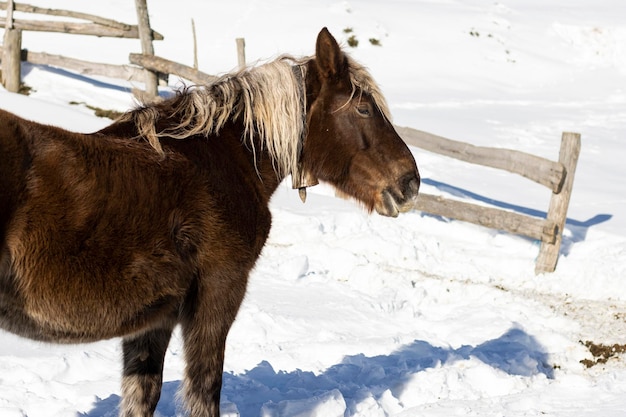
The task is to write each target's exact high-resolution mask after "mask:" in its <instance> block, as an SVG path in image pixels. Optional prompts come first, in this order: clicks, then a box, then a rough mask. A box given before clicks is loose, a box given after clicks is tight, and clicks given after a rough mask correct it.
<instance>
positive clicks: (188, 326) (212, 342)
mask: <svg viewBox="0 0 626 417" xmlns="http://www.w3.org/2000/svg"><path fill="white" fill-rule="evenodd" d="M236 275H237V276H236V277H235V276H234V275H231V277H230V278H228V277H220V278H218V277H215V276H212V277H211V278H210V282H199V284H198V288H197V293H196V294H194V296H193V297H189V299H188V300H187V301H188V302H187V303H186V306H185V308H184V313H183V317H182V318H181V325H182V335H183V340H184V345H185V359H186V364H187V367H186V372H185V383H184V393H185V399H186V405H187V411H188V412H189V417H219V415H220V394H221V389H222V372H223V368H224V350H225V348H226V337H227V335H228V331H229V329H230V327H231V325H232V323H233V322H234V320H235V316H236V315H237V311H238V310H239V306H240V305H241V302H242V300H243V297H244V294H245V290H246V283H247V276H248V273H247V271H246V273H245V274H243V273H242V274H236Z"/></svg>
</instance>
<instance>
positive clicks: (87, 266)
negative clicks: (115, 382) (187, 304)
mask: <svg viewBox="0 0 626 417" xmlns="http://www.w3.org/2000/svg"><path fill="white" fill-rule="evenodd" d="M21 242H22V243H21V246H22V247H21V248H19V245H16V246H14V247H13V248H12V249H13V250H12V254H11V258H12V262H11V264H12V266H11V267H9V269H8V270H7V271H8V272H7V274H5V275H7V277H9V276H10V279H9V278H7V279H4V281H5V282H11V283H12V284H11V285H5V287H6V288H5V289H4V291H3V294H2V297H3V298H4V299H5V300H6V299H11V300H12V301H11V302H10V303H9V302H4V301H5V300H3V304H5V305H8V306H9V307H8V308H10V310H11V311H8V310H7V313H6V314H5V317H4V321H5V322H9V321H12V320H13V321H19V322H20V323H22V324H20V323H5V325H3V327H4V328H6V329H7V330H9V331H13V332H15V333H19V334H22V335H25V336H27V337H31V338H35V339H43V340H50V341H59V342H70V343H71V342H88V341H95V340H100V339H106V338H111V337H117V336H123V335H127V334H130V333H134V332H139V331H142V330H145V329H147V328H151V327H154V326H158V325H159V323H161V322H163V321H164V320H174V319H175V316H176V314H177V310H178V308H179V306H180V303H181V302H182V300H183V299H184V296H185V294H186V291H187V288H188V287H189V285H190V281H191V279H192V276H193V273H192V268H191V267H190V266H189V265H188V263H187V262H185V261H184V260H183V259H181V258H180V256H178V254H174V253H172V252H170V251H167V250H160V251H154V250H149V249H154V248H141V249H143V250H140V248H136V247H135V248H132V249H131V248H127V251H130V253H128V254H124V252H126V251H125V250H121V251H111V252H107V251H106V250H104V249H102V248H101V249H100V250H97V251H96V250H83V251H82V252H81V253H79V254H70V253H68V252H65V251H63V245H60V244H58V242H57V244H56V245H55V244H54V243H51V242H50V241H48V244H47V245H37V244H36V240H34V239H28V238H26V239H22V240H21ZM119 243H120V244H123V242H119ZM20 249H21V250H20ZM121 254H124V255H121ZM5 269H6V268H5ZM0 311H2V310H0ZM18 319H19V320H18ZM24 323H27V325H25V324H24ZM19 327H25V331H22V332H20V331H16V330H15V329H17V330H19ZM24 333H26V334H24Z"/></svg>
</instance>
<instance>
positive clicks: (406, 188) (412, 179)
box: [400, 173, 420, 197]
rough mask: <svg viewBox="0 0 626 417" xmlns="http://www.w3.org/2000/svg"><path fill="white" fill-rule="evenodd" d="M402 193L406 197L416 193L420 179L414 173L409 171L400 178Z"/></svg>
mask: <svg viewBox="0 0 626 417" xmlns="http://www.w3.org/2000/svg"><path fill="white" fill-rule="evenodd" d="M400 184H401V187H402V193H403V194H404V195H406V196H407V197H410V196H414V195H417V192H418V191H419V188H420V179H419V177H418V176H416V175H415V174H414V173H410V174H407V175H405V176H404V177H402V179H401V180H400Z"/></svg>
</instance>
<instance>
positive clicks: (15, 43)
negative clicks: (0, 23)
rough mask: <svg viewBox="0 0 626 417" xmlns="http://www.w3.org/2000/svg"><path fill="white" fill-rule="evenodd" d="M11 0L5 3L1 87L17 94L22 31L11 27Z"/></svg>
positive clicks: (12, 7) (20, 65)
mask: <svg viewBox="0 0 626 417" xmlns="http://www.w3.org/2000/svg"><path fill="white" fill-rule="evenodd" d="M13 10H14V4H13V0H9V1H8V3H7V18H6V26H5V29H4V41H3V43H4V44H3V48H2V85H4V88H6V89H7V90H8V91H10V92H12V93H17V92H18V91H19V90H20V83H21V68H22V62H21V59H22V57H21V55H22V31H21V30H20V29H16V28H15V27H14V26H13Z"/></svg>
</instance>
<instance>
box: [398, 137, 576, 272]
mask: <svg viewBox="0 0 626 417" xmlns="http://www.w3.org/2000/svg"><path fill="white" fill-rule="evenodd" d="M396 130H397V131H398V133H399V134H400V136H401V137H402V138H403V139H404V140H405V142H406V143H407V144H409V145H413V146H416V147H418V148H421V149H424V150H427V151H430V152H434V153H438V154H440V155H445V156H449V157H452V158H455V159H459V160H462V161H465V162H469V163H473V164H479V165H483V166H487V167H491V168H497V169H502V170H506V171H509V172H512V173H515V174H519V175H521V176H523V177H526V178H528V179H529V180H532V181H535V182H537V183H538V184H541V185H543V186H545V187H547V188H548V189H549V190H550V191H551V198H550V203H549V207H548V211H547V215H546V218H545V219H544V218H539V217H534V216H529V215H524V214H519V213H514V212H510V211H506V210H501V209H496V208H491V207H484V206H479V205H476V204H470V203H465V202H461V201H457V200H451V199H446V198H444V197H440V196H433V195H429V194H424V193H421V194H420V196H419V197H418V199H417V204H416V209H417V210H420V211H423V212H426V213H431V214H435V215H439V216H443V217H448V218H452V219H457V220H462V221H466V222H471V223H474V224H478V225H481V226H485V227H489V228H492V229H498V230H504V231H507V232H510V233H514V234H518V235H523V236H528V237H530V238H533V239H537V240H539V241H541V247H540V249H539V255H538V257H537V260H536V262H535V273H536V274H540V273H545V272H553V271H554V270H555V269H556V264H557V262H558V258H559V251H560V248H561V241H562V238H563V229H564V227H565V221H566V219H567V209H568V206H569V200H570V196H571V194H572V188H573V186H574V174H575V172H576V165H577V163H578V155H579V154H580V144H581V141H580V135H579V134H578V133H569V132H564V133H563V135H562V138H561V149H560V152H559V160H558V161H550V160H548V159H545V158H541V157H538V156H535V155H531V154H528V153H524V152H519V151H515V150H510V149H500V148H488V147H479V146H473V145H470V144H468V143H464V142H458V141H454V140H450V139H446V138H443V137H440V136H436V135H432V134H430V133H426V132H422V131H419V130H415V129H411V128H407V127H399V126H396Z"/></svg>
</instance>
